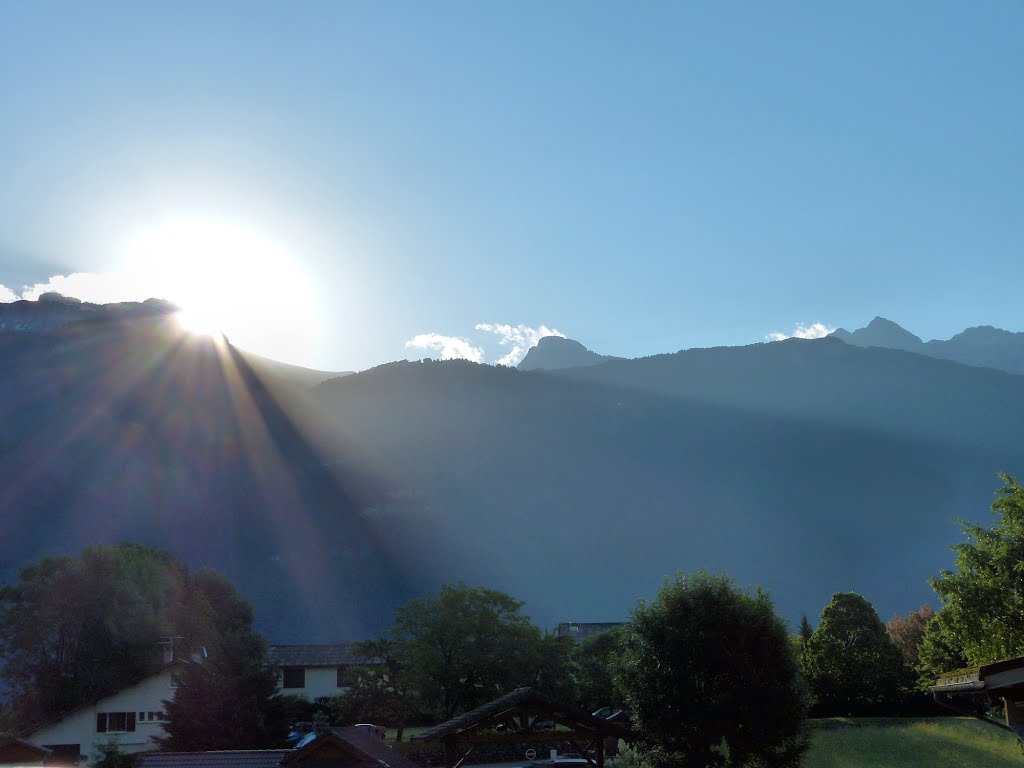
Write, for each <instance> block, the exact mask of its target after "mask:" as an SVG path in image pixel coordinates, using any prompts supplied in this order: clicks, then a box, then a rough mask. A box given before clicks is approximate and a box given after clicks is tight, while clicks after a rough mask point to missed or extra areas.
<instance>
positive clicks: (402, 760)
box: [331, 727, 420, 768]
mask: <svg viewBox="0 0 1024 768" xmlns="http://www.w3.org/2000/svg"><path fill="white" fill-rule="evenodd" d="M331 732H332V733H333V734H334V735H335V736H338V737H339V738H341V739H343V740H344V741H347V742H348V743H349V744H351V745H352V746H353V747H355V748H356V749H358V750H359V751H360V752H362V753H363V754H365V755H367V756H369V757H371V758H373V759H374V760H376V761H377V762H378V763H380V764H381V765H382V766H384V768H420V766H419V765H418V764H417V763H414V762H413V761H412V760H410V759H409V758H408V757H406V756H405V755H403V754H402V753H401V752H399V751H398V750H397V749H394V748H393V747H389V746H388V745H387V744H385V743H384V741H383V739H380V738H378V737H376V736H374V735H373V734H370V733H367V732H366V731H358V730H355V729H354V728H351V727H349V728H332V729H331Z"/></svg>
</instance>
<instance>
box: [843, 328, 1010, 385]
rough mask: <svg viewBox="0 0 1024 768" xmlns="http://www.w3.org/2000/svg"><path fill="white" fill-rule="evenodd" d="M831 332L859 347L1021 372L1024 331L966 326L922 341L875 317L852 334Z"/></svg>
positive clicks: (845, 331) (908, 332)
mask: <svg viewBox="0 0 1024 768" xmlns="http://www.w3.org/2000/svg"><path fill="white" fill-rule="evenodd" d="M831 335H832V336H834V337H835V338H837V339H840V340H842V341H845V342H846V343H847V344H853V345H855V346H858V347H884V348H887V349H902V350H905V351H907V352H916V353H917V354H919V355H927V356H928V357H937V358H939V359H942V360H954V361H956V362H958V363H964V364H965V365H979V366H985V367H987V368H999V369H1000V370H1003V371H1009V372H1010V373H1024V333H1013V332H1011V331H1004V330H1002V329H1001V328H994V327H992V326H991V325H979V326H975V327H973V328H967V329H966V330H964V331H961V332H960V333H958V334H956V335H955V336H953V337H952V338H950V339H945V340H941V339H932V340H931V341H922V340H921V339H920V338H919V337H918V336H915V335H914V334H913V333H911V332H910V331H908V330H906V329H904V328H901V327H900V326H899V325H897V324H896V323H894V322H892V321H891V320H886V319H885V318H883V317H876V318H875V319H874V320H872V321H871V322H870V323H868V325H867V326H866V327H865V328H860V329H858V330H856V331H853V332H852V333H851V332H850V331H847V330H845V329H843V328H838V329H836V330H835V331H834V332H833V333H832V334H831Z"/></svg>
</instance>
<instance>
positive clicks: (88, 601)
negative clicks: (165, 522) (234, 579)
mask: <svg viewBox="0 0 1024 768" xmlns="http://www.w3.org/2000/svg"><path fill="white" fill-rule="evenodd" d="M252 622H253V613H252V607H251V606H250V605H249V604H248V603H247V602H246V601H245V600H244V599H242V597H241V596H240V595H239V594H238V593H237V591H236V590H235V588H234V586H233V585H232V584H231V583H230V582H229V581H227V580H226V579H224V578H223V577H222V576H219V575H218V574H216V573H213V572H212V571H204V570H200V571H197V572H195V573H190V572H189V569H188V568H187V566H185V564H184V563H182V562H181V561H180V560H178V559H176V558H175V557H174V556H173V555H171V554H169V553H167V552H165V551H162V550H158V549H152V548H149V547H144V546H141V545H139V544H133V543H122V544H118V545H116V546H104V545H97V546H93V547H89V548H87V549H85V550H83V551H82V553H81V554H80V555H79V556H78V557H71V556H59V557H45V558H43V559H41V560H39V561H37V562H35V563H32V564H30V565H27V566H25V567H24V568H22V569H21V571H20V575H19V580H18V582H17V583H16V584H14V585H11V586H6V587H3V588H0V659H2V661H3V678H4V681H5V682H6V683H7V685H8V686H9V691H10V694H11V695H10V702H11V709H12V718H11V719H12V723H13V725H14V727H15V728H17V729H18V730H26V729H28V728H30V727H32V726H33V725H35V724H37V723H39V722H41V721H44V720H48V719H52V718H54V717H58V716H60V715H61V714H63V713H64V712H66V711H68V710H70V709H72V708H74V707H76V706H78V705H80V704H83V703H85V702H87V701H92V700H95V699H97V698H100V697H102V696H105V695H108V694H110V693H113V692H114V691H117V690H119V689H121V688H124V687H125V686H127V685H130V684H132V683H134V682H136V681H137V680H138V679H139V678H141V677H144V676H145V675H147V674H150V673H152V672H155V671H156V670H158V669H159V668H160V667H161V666H162V664H163V658H162V654H161V647H160V641H161V639H162V638H174V644H175V650H176V653H177V655H178V656H186V657H187V656H189V655H190V652H191V650H192V649H194V648H197V647H199V646H202V647H204V648H205V649H206V650H207V652H208V656H209V658H208V660H207V663H206V664H203V665H201V666H200V665H194V666H191V667H189V668H188V670H187V671H186V672H185V673H183V675H182V682H183V683H184V685H183V686H181V687H179V689H178V690H179V693H180V694H181V695H182V696H185V695H187V694H188V693H189V691H190V690H192V689H196V688H198V687H199V686H203V687H204V689H206V690H208V689H209V688H210V685H211V681H217V683H218V684H219V685H221V687H222V688H224V687H225V686H227V688H230V687H231V686H235V688H234V689H233V694H232V695H231V696H228V693H229V692H230V691H228V692H225V691H221V692H219V693H218V694H217V696H220V698H222V699H224V700H225V701H228V702H229V703H228V704H226V705H225V706H231V707H234V708H236V709H237V710H239V711H241V710H243V709H244V706H248V704H246V705H244V706H239V702H240V701H243V700H244V701H245V702H251V701H254V700H256V699H253V697H252V692H251V691H243V690H242V688H240V687H239V686H244V685H248V684H250V683H252V684H254V685H255V684H256V683H255V681H256V677H254V676H253V675H252V674H250V672H249V671H248V668H249V667H250V666H255V667H257V668H259V667H260V666H261V665H265V658H266V652H265V647H264V645H263V641H262V638H260V637H259V635H257V634H256V633H255V632H254V631H253V627H252ZM264 672H265V670H262V669H261V674H262V673H264ZM197 675H199V677H197V678H196V676H197ZM193 678H196V679H193ZM243 681H244V682H243ZM263 682H264V683H265V682H266V680H265V679H264V680H263ZM269 684H270V688H269V693H270V694H271V695H273V694H274V692H275V687H276V678H275V677H274V676H273V674H272V673H271V676H270V678H269ZM257 687H258V685H257ZM261 690H263V689H261ZM217 696H214V695H212V694H211V695H210V696H209V697H208V699H206V700H203V701H202V702H201V703H202V704H203V705H204V706H205V707H206V710H209V709H210V706H211V701H213V700H215V699H216V698H217ZM257 698H258V700H259V701H261V702H262V703H263V705H265V704H266V701H267V698H266V696H263V695H262V694H261V696H260V697H257ZM264 708H265V707H264ZM179 709H180V708H178V709H176V708H175V706H174V704H173V703H172V704H171V705H169V706H168V713H169V715H170V716H171V723H170V724H168V726H171V727H177V723H178V722H180V721H181V717H180V712H179V711H178V710H179ZM176 712H177V713H178V716H176ZM265 714H266V713H261V716H264V715H265ZM236 719H237V718H236ZM229 726H230V720H229V719H226V718H224V717H221V718H219V719H215V720H208V721H207V723H206V727H207V728H211V727H214V728H220V729H224V728H226V727H229ZM174 743H175V744H179V743H183V742H180V741H176V742H174ZM182 748H184V747H182ZM189 748H192V747H189Z"/></svg>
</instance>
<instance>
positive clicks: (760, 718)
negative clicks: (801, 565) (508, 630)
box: [616, 572, 807, 768]
mask: <svg viewBox="0 0 1024 768" xmlns="http://www.w3.org/2000/svg"><path fill="white" fill-rule="evenodd" d="M616 681H617V684H618V686H619V688H620V689H621V690H622V692H623V694H624V696H625V699H626V703H627V704H628V705H629V707H630V708H631V709H632V712H633V718H634V726H635V727H636V728H637V729H638V730H639V732H640V734H641V735H642V737H643V739H644V742H645V745H646V747H645V751H646V753H647V756H648V758H649V759H650V761H651V762H652V763H653V764H654V765H655V766H656V767H659V768H660V767H661V766H685V767H686V768H690V767H691V766H693V767H695V768H696V767H698V766H699V767H700V768H705V766H778V767H779V768H782V767H784V766H796V765H799V762H800V756H801V754H802V753H803V751H804V750H805V749H806V743H807V741H806V736H805V734H804V730H803V725H804V717H805V700H804V693H803V688H802V684H801V682H800V676H799V671H798V668H797V662H796V660H795V658H794V657H793V653H792V648H791V644H790V640H789V635H788V633H787V631H786V626H785V624H784V623H783V622H782V620H781V619H780V618H779V617H778V616H777V615H776V613H775V608H774V606H773V604H772V601H771V599H770V598H769V597H768V596H767V595H766V594H765V593H763V592H761V591H760V590H759V591H757V592H754V593H750V592H747V591H745V590H742V589H740V588H738V587H737V586H736V585H735V584H734V583H733V582H732V580H731V579H729V578H728V577H726V576H714V575H710V574H708V573H706V572H700V573H696V574H692V575H680V576H677V577H676V578H675V579H674V580H671V581H667V582H666V583H665V584H664V585H663V586H662V588H661V589H660V590H659V591H658V597H657V599H656V600H655V601H654V602H652V603H646V602H641V603H640V604H639V605H638V606H637V608H636V610H635V611H634V612H633V616H632V619H631V621H630V622H629V624H628V625H627V627H626V630H625V632H624V635H623V641H622V652H621V656H620V658H619V661H618V664H617V665H616Z"/></svg>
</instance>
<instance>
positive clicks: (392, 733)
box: [384, 725, 431, 744]
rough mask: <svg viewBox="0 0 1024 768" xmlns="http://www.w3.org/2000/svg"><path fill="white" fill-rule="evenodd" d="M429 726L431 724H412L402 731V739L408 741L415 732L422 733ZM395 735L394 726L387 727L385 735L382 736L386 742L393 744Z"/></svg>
mask: <svg viewBox="0 0 1024 768" xmlns="http://www.w3.org/2000/svg"><path fill="white" fill-rule="evenodd" d="M430 727H431V726H429V725H414V726H413V727H411V728H406V729H405V731H403V732H402V741H408V740H409V739H410V738H412V737H413V736H415V735H416V734H418V733H423V732H424V731H426V730H428V729H429V728H430ZM395 735H396V733H395V729H394V728H388V732H387V735H386V736H385V737H384V741H385V742H387V743H388V744H394V743H395Z"/></svg>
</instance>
